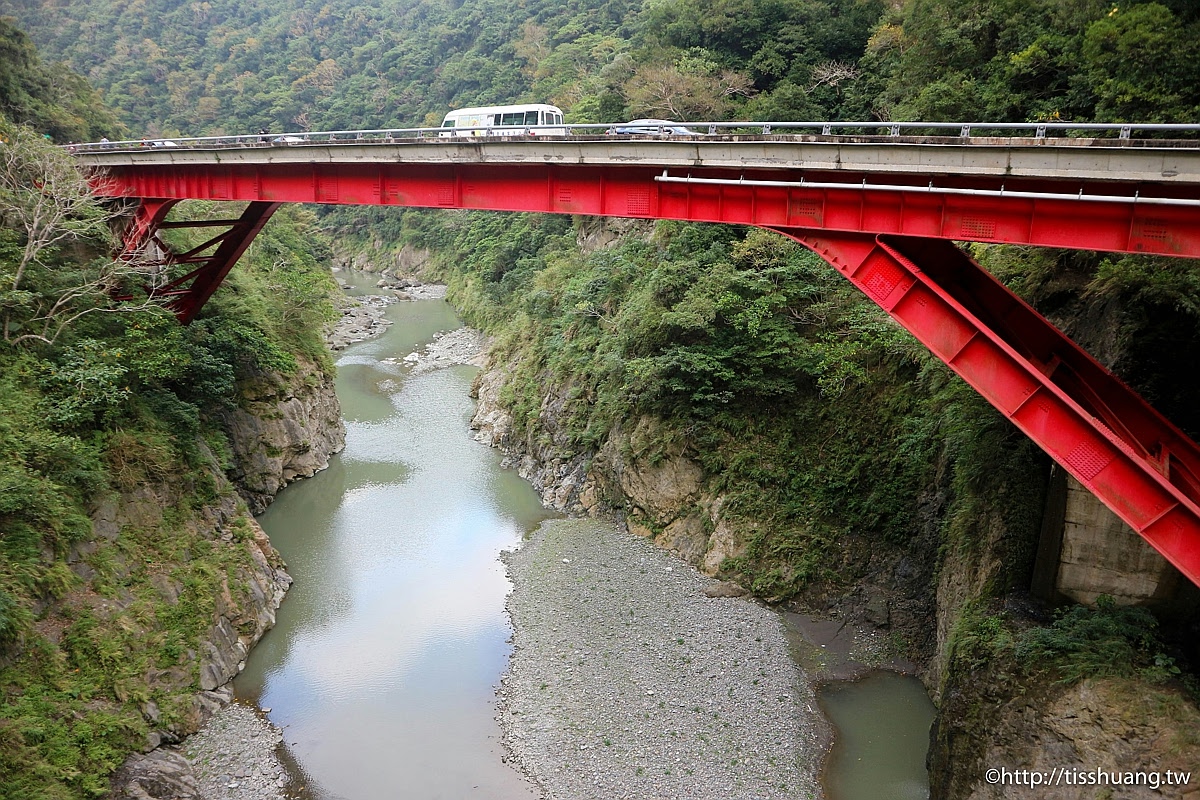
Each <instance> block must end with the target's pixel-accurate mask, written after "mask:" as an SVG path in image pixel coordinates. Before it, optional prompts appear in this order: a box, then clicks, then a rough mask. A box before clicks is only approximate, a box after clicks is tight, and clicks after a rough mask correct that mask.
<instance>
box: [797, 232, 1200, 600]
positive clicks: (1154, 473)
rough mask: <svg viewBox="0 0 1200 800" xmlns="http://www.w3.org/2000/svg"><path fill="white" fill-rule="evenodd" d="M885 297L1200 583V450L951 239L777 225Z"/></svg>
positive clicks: (897, 315) (879, 299) (929, 343)
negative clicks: (834, 231)
mask: <svg viewBox="0 0 1200 800" xmlns="http://www.w3.org/2000/svg"><path fill="white" fill-rule="evenodd" d="M774 230H777V231H778V232H779V233H782V234H783V235H785V236H788V237H790V238H792V239H795V240H796V241H798V242H800V243H801V244H803V245H805V246H806V247H808V248H810V249H811V250H813V251H814V252H815V253H817V254H818V255H820V256H821V257H822V258H823V259H825V260H826V261H827V262H829V263H830V264H831V265H832V266H833V267H834V268H835V269H837V271H838V272H840V273H841V274H842V275H843V276H845V277H846V278H847V279H848V280H850V282H851V283H853V284H854V285H855V286H857V287H858V288H859V289H861V290H862V291H863V293H864V294H866V295H867V297H869V298H871V300H873V301H874V302H876V303H877V304H879V306H880V307H881V308H883V309H884V310H885V311H887V312H888V314H890V315H891V316H892V318H893V319H895V320H896V321H897V322H899V323H900V324H901V325H903V326H904V327H905V328H906V329H907V330H909V331H910V332H911V333H912V334H913V335H914V336H916V337H917V339H919V340H920V341H921V343H922V344H924V345H925V346H926V347H928V348H929V349H930V351H932V352H933V353H934V355H936V356H937V357H938V358H940V359H941V360H942V361H944V362H945V363H946V364H947V365H949V367H950V369H952V370H953V371H954V372H955V373H957V374H958V375H959V376H960V377H962V378H963V379H964V380H965V381H966V382H967V383H969V384H970V385H971V386H972V387H974V388H975V389H976V390H977V391H978V392H979V393H980V394H981V395H983V397H984V398H985V399H987V400H988V402H990V403H991V404H992V405H993V406H995V407H996V408H997V409H998V410H999V411H1000V412H1001V413H1003V414H1004V415H1005V416H1006V417H1008V419H1010V420H1012V422H1013V424H1015V425H1016V426H1017V427H1018V428H1020V429H1021V430H1022V431H1023V432H1024V433H1025V434H1026V435H1028V436H1029V438H1031V439H1032V440H1033V441H1034V442H1036V443H1037V444H1038V445H1039V446H1041V448H1042V449H1043V450H1045V451H1046V452H1047V453H1048V454H1049V455H1050V456H1051V457H1052V458H1053V459H1054V460H1055V461H1057V462H1058V463H1059V464H1061V465H1062V466H1063V468H1065V469H1066V470H1067V471H1068V472H1070V473H1071V474H1072V475H1074V476H1075V478H1076V479H1077V480H1078V481H1079V482H1080V483H1082V484H1083V485H1084V486H1086V487H1087V488H1088V489H1089V490H1090V491H1091V492H1092V493H1093V494H1094V495H1096V497H1097V498H1099V499H1100V500H1101V501H1102V502H1103V503H1104V504H1105V505H1107V506H1108V507H1109V508H1111V509H1112V510H1113V512H1114V513H1116V514H1117V516H1118V517H1120V518H1121V519H1122V520H1124V521H1125V522H1126V523H1127V524H1128V525H1129V526H1130V527H1131V528H1133V529H1134V530H1135V531H1137V532H1138V533H1139V534H1140V535H1141V536H1142V537H1143V538H1145V539H1146V541H1148V542H1149V543H1150V544H1151V545H1152V546H1153V547H1154V548H1155V549H1156V550H1158V551H1159V552H1160V553H1162V555H1163V556H1164V557H1166V558H1167V560H1168V561H1170V562H1171V563H1172V564H1174V565H1175V566H1176V567H1177V568H1178V569H1179V571H1180V572H1182V573H1183V574H1184V575H1186V576H1187V577H1188V579H1189V580H1191V581H1192V582H1193V583H1195V584H1197V585H1200V480H1198V476H1200V448H1197V446H1196V444H1195V443H1194V442H1193V441H1191V439H1189V438H1188V437H1187V436H1186V435H1185V434H1183V433H1182V432H1180V431H1179V430H1178V429H1177V428H1175V426H1173V425H1172V424H1171V423H1170V422H1169V421H1168V420H1167V419H1166V418H1165V417H1163V416H1162V415H1161V414H1159V413H1158V412H1157V411H1155V410H1154V409H1153V408H1151V407H1150V405H1149V404H1148V403H1146V401H1144V400H1143V399H1142V398H1141V397H1139V396H1138V395H1137V394H1136V393H1134V392H1133V390H1132V389H1130V388H1129V387H1127V386H1126V385H1125V384H1124V383H1122V382H1121V381H1120V380H1119V379H1118V378H1117V377H1116V376H1114V375H1113V374H1112V373H1111V372H1109V371H1108V370H1106V369H1104V367H1102V366H1101V365H1100V364H1099V363H1098V362H1096V360H1095V359H1093V358H1092V357H1091V356H1090V355H1088V353H1087V352H1085V351H1084V350H1083V349H1082V348H1080V347H1079V346H1078V345H1076V344H1075V343H1074V342H1072V341H1071V340H1070V339H1068V338H1067V337H1066V336H1065V335H1064V334H1063V333H1062V332H1061V331H1059V330H1058V329H1057V328H1055V327H1054V326H1053V325H1051V324H1050V323H1049V322H1047V321H1046V320H1045V318H1043V317H1042V316H1041V315H1039V314H1038V313H1037V312H1036V311H1034V310H1033V309H1032V308H1031V307H1030V306H1029V305H1027V304H1026V303H1025V302H1024V301H1023V300H1021V299H1020V298H1019V297H1017V296H1016V295H1014V294H1013V293H1012V292H1011V291H1009V290H1008V288H1007V287H1005V286H1004V285H1003V284H1002V283H1000V282H999V281H997V280H996V279H995V278H993V277H992V276H991V275H990V274H989V273H988V272H986V271H985V270H984V269H983V268H982V267H980V266H979V265H978V264H977V263H976V262H975V261H973V260H972V259H971V258H969V257H968V256H967V255H966V254H965V253H963V251H962V250H960V249H959V248H958V247H956V246H955V245H954V244H953V243H952V242H947V241H941V240H937V239H925V238H912V237H902V236H887V235H877V236H873V235H871V234H860V233H840V234H839V233H829V232H826V231H813V230H805V229H798V228H775V229H774Z"/></svg>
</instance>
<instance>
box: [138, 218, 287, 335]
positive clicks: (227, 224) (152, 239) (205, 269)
mask: <svg viewBox="0 0 1200 800" xmlns="http://www.w3.org/2000/svg"><path fill="white" fill-rule="evenodd" d="M178 202H179V201H178V200H162V199H153V200H143V201H142V203H141V205H139V206H138V208H137V211H136V212H135V213H134V217H133V221H132V223H131V224H130V225H129V227H128V228H127V230H126V234H125V236H124V237H123V250H122V253H121V258H123V259H125V260H135V259H136V260H138V261H140V262H142V263H143V264H145V265H146V266H147V267H149V268H151V269H153V270H155V271H156V272H158V273H160V274H162V275H166V274H167V270H168V269H169V268H170V267H173V266H177V265H180V264H186V265H196V266H195V268H194V269H192V270H190V271H189V272H187V273H186V274H184V275H180V276H178V277H176V278H173V279H171V280H169V281H167V282H165V283H162V284H157V285H155V284H146V285H144V286H143V287H142V288H143V290H144V291H145V292H146V294H147V295H149V296H150V297H169V298H170V300H169V301H168V306H169V307H170V309H171V310H172V311H174V312H175V316H176V317H178V318H179V321H180V322H182V323H183V324H185V325H186V324H187V323H189V322H191V321H192V320H193V319H194V318H195V316H196V314H197V313H199V311H200V309H201V308H203V306H204V304H205V303H206V302H208V298H210V297H212V294H213V292H215V291H216V290H217V287H218V286H220V285H221V282H222V281H224V280H225V276H226V275H228V274H229V270H231V269H233V265H234V264H236V263H237V261H238V259H239V258H241V257H242V253H244V252H246V248H247V247H249V246H250V243H251V242H253V241H254V237H255V236H257V235H258V232H259V231H261V230H262V227H263V225H265V224H266V223H267V220H268V219H270V218H271V215H272V214H273V213H275V209H277V208H279V206H280V204H279V203H264V202H252V203H247V204H246V208H245V210H244V211H243V212H242V215H241V216H240V217H239V218H237V219H219V220H177V221H172V222H167V221H165V220H166V217H167V214H168V213H169V212H170V210H171V208H172V207H173V206H174V205H175V204H176V203H178ZM214 227H215V228H225V230H224V231H222V232H220V233H217V234H216V235H214V236H210V237H209V238H208V239H207V240H205V241H204V242H203V243H201V244H199V245H197V246H195V247H193V248H191V249H190V250H188V251H186V252H184V253H176V252H175V251H174V250H173V249H172V248H171V246H170V245H169V244H167V243H166V242H165V241H163V239H162V238H161V237H160V236H159V233H160V232H161V231H163V230H167V229H181V228H214Z"/></svg>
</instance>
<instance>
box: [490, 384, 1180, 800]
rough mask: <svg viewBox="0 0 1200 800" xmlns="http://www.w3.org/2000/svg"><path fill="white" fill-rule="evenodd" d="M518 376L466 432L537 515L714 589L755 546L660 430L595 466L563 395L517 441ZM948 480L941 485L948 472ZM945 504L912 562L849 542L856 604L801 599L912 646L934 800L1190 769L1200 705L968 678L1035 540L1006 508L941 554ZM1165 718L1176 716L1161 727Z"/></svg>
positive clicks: (629, 432) (604, 448)
mask: <svg viewBox="0 0 1200 800" xmlns="http://www.w3.org/2000/svg"><path fill="white" fill-rule="evenodd" d="M510 371H511V366H510V365H504V364H492V365H491V366H490V367H489V368H487V369H485V370H484V371H483V372H482V373H481V374H480V376H479V378H478V379H477V382H476V396H477V399H478V407H477V412H476V415H475V417H474V419H473V421H472V425H473V427H475V428H476V429H477V431H478V433H477V438H479V439H480V440H481V441H484V442H486V443H488V444H491V445H493V446H497V447H500V448H502V449H503V450H504V452H505V454H506V459H507V461H508V462H509V464H510V465H511V466H515V467H516V468H517V469H518V471H519V472H520V474H521V475H522V476H523V477H525V478H526V479H528V480H530V481H531V483H533V485H534V487H535V488H536V489H537V491H538V492H539V493H540V495H541V497H542V501H543V503H545V504H546V505H547V506H550V507H553V508H556V509H560V510H563V511H567V512H572V513H583V514H589V515H608V514H613V513H614V512H615V513H617V514H618V515H619V516H620V517H621V518H622V519H623V521H624V522H625V524H626V525H627V527H628V528H629V530H630V531H631V532H634V533H636V534H639V535H642V536H645V537H648V538H651V537H652V538H653V539H654V541H655V542H656V543H657V544H659V545H660V546H662V547H665V548H668V549H671V550H674V551H675V552H677V553H678V554H679V555H681V556H683V557H684V558H686V559H687V560H689V561H691V562H692V563H694V564H697V565H699V566H700V567H701V568H702V569H704V571H705V572H707V573H709V574H715V573H716V572H717V571H718V569H719V568H720V565H721V562H722V561H723V560H724V559H725V558H727V557H732V556H737V555H740V554H742V553H743V552H744V550H745V533H746V532H745V531H741V530H738V529H736V528H735V527H734V526H732V525H730V524H729V523H728V521H727V520H725V519H724V518H723V516H722V513H721V512H722V506H723V504H724V502H723V498H722V497H720V496H719V495H718V494H716V493H714V492H712V491H711V489H710V488H709V487H710V486H711V482H710V481H709V479H708V476H706V475H705V474H704V471H703V470H702V469H701V467H700V465H699V463H698V461H697V460H696V459H694V458H691V457H689V453H688V452H687V450H686V447H684V446H675V447H673V448H672V447H670V446H668V447H667V449H666V450H665V452H664V451H663V450H662V449H655V450H654V452H653V458H651V457H649V455H646V454H645V452H646V451H648V448H644V447H641V446H640V445H641V443H643V442H648V441H653V440H655V439H659V440H661V439H663V438H669V437H661V436H657V435H656V433H657V432H656V430H655V426H656V425H658V424H659V423H658V422H656V421H655V420H653V419H649V418H642V419H636V420H630V421H627V422H626V423H625V424H624V425H621V426H618V427H616V428H615V429H614V430H613V431H611V433H610V435H609V437H608V438H607V439H606V440H605V441H604V443H603V444H602V445H601V446H600V447H599V449H598V450H597V451H596V452H577V451H575V450H574V449H572V444H571V441H570V439H569V437H568V436H567V435H566V431H565V430H563V428H562V422H561V420H563V419H565V418H566V412H565V406H566V402H567V401H566V399H565V398H566V397H567V396H568V395H569V387H567V388H563V387H555V388H546V389H545V392H546V393H545V395H544V396H543V401H542V404H541V408H540V410H539V416H538V419H537V420H536V422H535V424H534V425H532V426H530V428H531V429H530V430H529V431H528V432H527V433H526V434H525V435H524V436H518V435H516V434H515V433H514V427H513V420H512V417H511V416H510V414H509V413H508V411H507V410H506V409H505V407H504V404H503V401H502V396H503V395H502V389H503V386H504V383H505V380H506V379H507V376H508V374H509V372H510ZM939 474H940V477H939V484H940V483H941V482H944V481H945V480H946V470H944V469H943V470H939ZM949 493H950V490H949V487H948V486H942V485H934V486H931V487H929V489H928V492H927V494H928V496H927V497H925V498H923V499H922V503H921V511H920V512H919V516H920V519H919V520H918V522H919V523H920V524H921V526H922V529H921V531H919V532H917V534H916V535H915V536H914V537H913V539H912V540H911V542H910V543H909V544H908V545H907V546H906V547H896V548H891V547H889V546H887V545H885V544H882V543H879V542H875V543H873V544H871V545H869V546H866V545H864V546H857V545H855V544H854V542H853V541H850V540H853V538H854V534H853V532H849V533H847V535H846V539H847V542H845V543H844V550H845V552H846V553H850V554H854V553H855V552H857V555H850V556H846V557H847V558H850V559H851V560H849V561H847V562H846V563H843V564H839V565H838V569H839V571H840V572H843V573H844V574H845V575H848V576H850V577H849V580H850V581H851V583H852V584H853V586H852V588H850V589H849V590H847V589H846V588H845V587H840V588H834V589H833V590H831V591H828V592H827V593H826V594H824V595H823V594H822V591H823V590H822V589H821V587H817V588H816V589H815V590H814V591H813V592H812V596H811V597H806V600H807V601H808V602H810V603H812V604H814V605H817V606H818V607H823V608H824V609H825V610H826V611H829V612H830V613H832V614H834V615H835V616H839V617H841V618H842V619H844V620H845V621H847V622H867V623H870V624H873V625H875V626H878V627H881V628H891V629H892V630H896V631H899V632H901V634H902V635H903V636H904V637H909V638H912V639H915V640H917V641H916V644H915V645H914V648H913V651H910V653H909V654H907V655H910V656H911V655H915V656H916V657H918V659H919V660H921V661H922V678H923V680H924V681H925V683H926V686H927V687H929V688H930V692H931V694H932V695H933V696H934V698H935V701H937V702H938V704H939V708H940V713H939V717H938V720H937V722H936V723H935V728H934V731H933V732H932V747H931V751H930V767H931V770H930V772H931V780H932V789H933V796H934V797H936V798H968V797H969V798H978V799H979V800H983V799H984V798H989V799H990V798H999V797H1010V796H1014V792H1013V787H1012V786H1011V785H1010V786H1007V787H1000V786H992V785H991V784H988V783H987V781H986V779H985V770H986V769H987V768H990V767H1007V768H1009V769H1037V768H1041V767H1043V766H1048V767H1051V768H1052V767H1054V766H1059V767H1064V766H1070V767H1077V768H1080V769H1086V768H1092V769H1095V768H1107V767H1109V766H1110V765H1111V766H1113V767H1114V768H1116V767H1121V766H1126V767H1128V766H1129V765H1131V764H1136V765H1138V768H1139V769H1144V770H1154V769H1157V768H1160V767H1161V768H1162V769H1167V768H1175V769H1177V768H1179V767H1180V766H1181V764H1185V763H1186V759H1185V761H1180V760H1179V755H1180V754H1181V753H1184V754H1186V757H1187V758H1192V757H1193V755H1192V754H1193V753H1194V752H1195V750H1193V749H1187V748H1190V747H1194V745H1195V742H1194V740H1189V739H1187V738H1186V737H1183V738H1181V737H1180V736H1179V735H1178V734H1179V732H1180V731H1181V730H1182V731H1187V730H1194V728H1188V727H1186V726H1188V725H1193V724H1194V723H1193V722H1192V720H1193V718H1195V716H1196V713H1197V712H1196V708H1195V705H1194V704H1190V703H1188V702H1187V701H1184V700H1181V699H1180V698H1179V696H1178V695H1174V694H1172V693H1171V692H1169V691H1168V692H1158V690H1154V689H1150V688H1148V687H1146V686H1145V685H1143V684H1139V683H1137V682H1134V681H1091V682H1085V683H1082V684H1078V685H1075V686H1072V687H1063V686H1058V685H1047V686H1042V685H1040V684H1038V683H1037V681H1036V680H1035V681H1033V682H1025V683H1020V682H1018V681H1015V680H1014V679H1013V678H1012V674H1013V673H1014V672H1015V670H1014V668H1013V667H1012V665H1009V666H1008V667H1007V668H1005V667H1004V666H1003V665H984V666H982V667H981V668H979V669H976V670H971V669H967V668H964V666H963V665H962V663H960V662H954V661H953V658H952V657H953V649H954V646H955V637H956V634H957V632H958V628H959V627H960V625H961V624H962V623H963V620H964V617H966V616H969V615H970V614H972V613H974V611H975V609H977V608H978V604H979V603H980V602H983V601H987V599H989V598H993V597H995V596H996V594H997V592H998V591H1000V589H998V587H1004V586H1008V585H1011V584H1012V583H1013V576H1014V574H1018V573H1021V572H1022V570H1031V568H1032V554H1031V545H1030V542H1029V541H1027V539H1028V535H1027V533H1026V532H1024V531H1015V530H1013V529H1011V527H1010V523H1009V522H1008V521H1007V519H1006V514H1005V509H1003V508H999V507H991V508H986V509H984V510H983V511H982V512H981V513H979V514H977V515H976V516H975V518H973V519H972V520H971V522H970V524H969V530H967V531H965V532H960V535H959V538H958V540H957V541H951V542H946V541H945V539H944V534H943V532H942V521H943V519H944V515H945V513H946V508H947V502H948V496H949ZM1001 494H1002V495H1004V492H1001ZM1076 500H1077V502H1076V504H1075V505H1074V506H1072V508H1073V509H1075V510H1074V511H1072V512H1070V513H1072V514H1075V515H1076V516H1079V515H1080V514H1082V513H1083V512H1081V511H1080V509H1081V508H1083V506H1082V505H1081V504H1080V503H1079V502H1078V500H1079V498H1076ZM1081 527H1084V528H1085V527H1086V526H1081ZM1072 535H1074V534H1072ZM1068 541H1073V540H1072V539H1070V537H1068ZM854 559H857V561H854ZM859 562H861V563H859ZM1014 571H1015V572H1014ZM1018 582H1019V581H1018ZM1008 602H1009V603H1010V604H1011V605H1012V606H1013V607H1012V608H1011V609H1006V611H1011V613H1012V614H1013V615H1014V616H1015V617H1017V618H1023V619H1026V620H1027V621H1029V620H1030V618H1031V616H1036V615H1038V614H1040V613H1045V612H1044V611H1041V610H1039V609H1038V608H1037V606H1036V604H1034V603H1032V602H1030V601H1028V600H1026V599H1022V598H1021V597H1020V595H1014V596H1012V597H1010V599H1009V600H1008ZM997 612H999V609H997ZM1006 669H1007V671H1006ZM1176 701H1178V702H1176ZM1164 703H1167V704H1169V705H1170V707H1171V708H1172V709H1173V710H1172V711H1171V712H1170V713H1164V712H1163V711H1162V708H1163V704H1164ZM1180 715H1182V717H1183V718H1182V719H1181V718H1180ZM1181 724H1182V725H1183V726H1184V727H1180V726H1181ZM1189 742H1191V743H1190V744H1189ZM1185 768H1186V767H1185ZM1093 789H1094V787H1093ZM1046 796H1047V797H1061V798H1064V800H1066V799H1067V798H1070V799H1071V800H1074V798H1082V797H1092V796H1094V792H1093V793H1092V794H1087V793H1085V792H1083V791H1082V790H1081V787H1071V791H1067V790H1065V789H1064V790H1061V791H1059V793H1058V794H1046ZM1121 796H1123V795H1121ZM1129 796H1131V797H1140V796H1143V795H1137V794H1130V795H1129ZM1145 796H1147V797H1149V796H1152V795H1145ZM1165 796H1179V795H1171V794H1166V795H1165Z"/></svg>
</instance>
